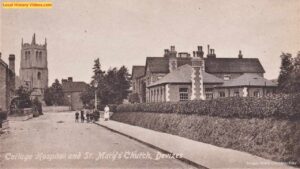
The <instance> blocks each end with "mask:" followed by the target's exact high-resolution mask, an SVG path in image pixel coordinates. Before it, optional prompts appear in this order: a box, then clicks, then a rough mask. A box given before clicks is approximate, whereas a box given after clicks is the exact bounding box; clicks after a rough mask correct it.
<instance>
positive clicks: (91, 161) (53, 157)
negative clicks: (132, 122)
mask: <svg viewBox="0 0 300 169" xmlns="http://www.w3.org/2000/svg"><path fill="white" fill-rule="evenodd" d="M160 155H161V154H160V153H159V152H158V151H156V150H154V149H151V148H149V147H147V146H145V145H143V144H141V143H139V142H136V141H134V140H131V139H129V138H127V137H125V136H122V135H119V134H116V133H113V132H111V131H109V130H107V129H104V128H102V127H100V126H97V125H95V124H92V123H75V120H74V113H70V112H69V113H46V114H45V115H43V116H40V117H38V118H34V119H30V120H28V121H11V122H10V129H9V133H7V134H3V135H1V136H0V168H1V169H5V168H14V169H15V168H22V169H24V168H62V169H64V168H193V167H192V166H189V165H187V164H185V163H183V162H181V161H179V160H176V159H170V158H158V157H159V156H160Z"/></svg>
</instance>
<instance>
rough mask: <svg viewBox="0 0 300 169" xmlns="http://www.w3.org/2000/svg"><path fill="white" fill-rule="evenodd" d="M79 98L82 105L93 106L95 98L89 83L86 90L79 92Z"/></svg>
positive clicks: (93, 90)
mask: <svg viewBox="0 0 300 169" xmlns="http://www.w3.org/2000/svg"><path fill="white" fill-rule="evenodd" d="M80 99H81V101H82V103H83V105H85V106H87V107H93V106H94V99H95V89H94V88H93V87H92V86H91V85H89V86H88V88H87V90H86V91H84V92H83V93H81V96H80Z"/></svg>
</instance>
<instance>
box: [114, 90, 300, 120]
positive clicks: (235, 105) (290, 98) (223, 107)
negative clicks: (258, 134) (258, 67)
mask: <svg viewBox="0 0 300 169" xmlns="http://www.w3.org/2000/svg"><path fill="white" fill-rule="evenodd" d="M116 111H117V112H154V113H176V114H197V115H209V116H218V117H222V118H231V117H235V118H268V117H274V118H278V119H299V117H300V94H294V95H278V96H273V97H262V98H256V97H227V98H219V99H213V100H197V101H186V102H163V103H139V104H123V105H119V106H118V107H117V109H116Z"/></svg>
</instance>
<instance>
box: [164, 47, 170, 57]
mask: <svg viewBox="0 0 300 169" xmlns="http://www.w3.org/2000/svg"><path fill="white" fill-rule="evenodd" d="M168 56H169V49H165V53H164V57H168Z"/></svg>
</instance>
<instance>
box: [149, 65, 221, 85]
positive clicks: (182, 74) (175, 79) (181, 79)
mask: <svg viewBox="0 0 300 169" xmlns="http://www.w3.org/2000/svg"><path fill="white" fill-rule="evenodd" d="M191 77H192V66H190V65H188V64H185V65H183V66H180V67H178V68H177V69H176V70H174V71H173V72H171V73H169V74H167V75H166V76H164V77H163V78H161V79H160V80H158V81H156V82H154V83H152V84H150V85H149V87H151V86H156V85H160V84H169V83H192V80H191V79H192V78H191ZM203 83H205V84H208V83H210V84H216V83H219V84H221V83H223V80H222V79H219V78H217V77H216V76H214V75H212V74H209V73H206V72H204V73H203Z"/></svg>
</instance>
